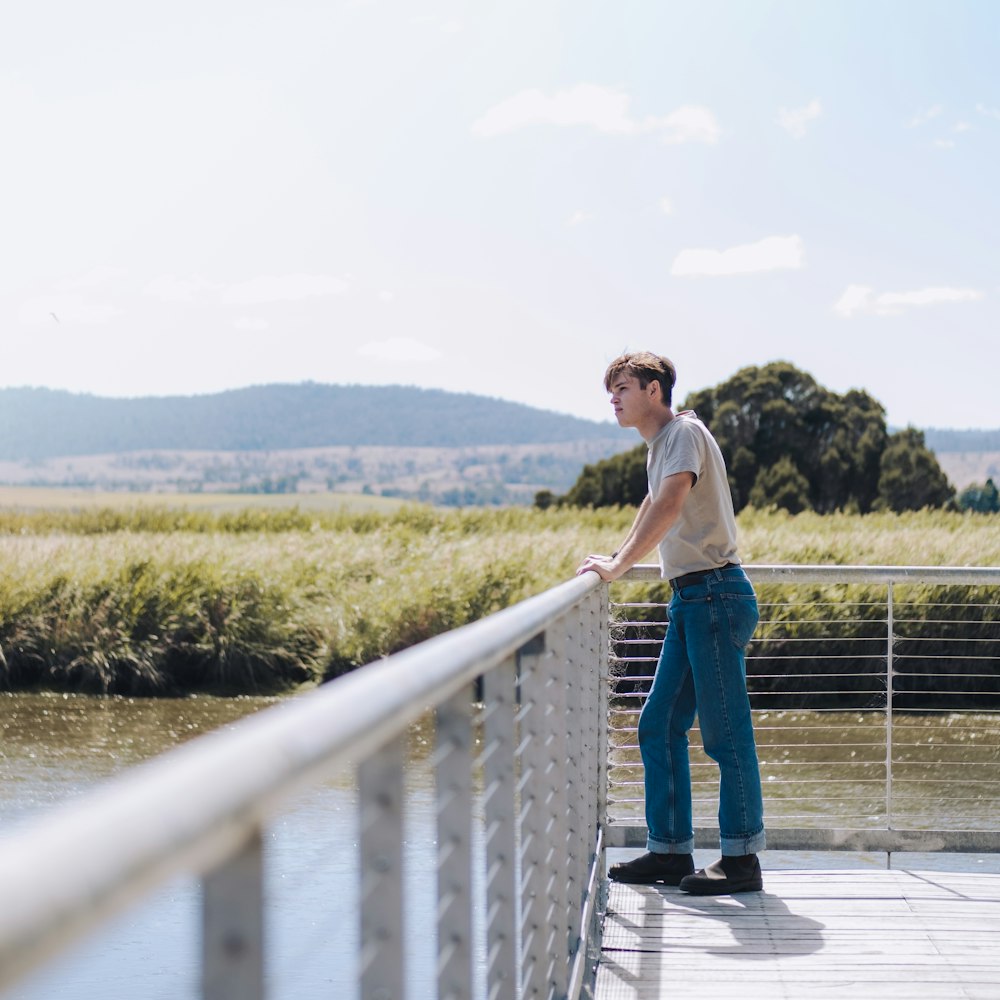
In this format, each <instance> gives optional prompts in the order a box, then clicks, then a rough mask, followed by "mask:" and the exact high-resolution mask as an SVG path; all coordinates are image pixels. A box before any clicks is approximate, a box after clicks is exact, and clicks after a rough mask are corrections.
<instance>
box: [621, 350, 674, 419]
mask: <svg viewBox="0 0 1000 1000" xmlns="http://www.w3.org/2000/svg"><path fill="white" fill-rule="evenodd" d="M619 375H630V376H632V377H633V378H637V379H638V380H639V385H640V386H641V387H642V388H643V389H645V388H646V386H647V385H649V383H650V382H659V383H660V389H661V391H662V392H663V405H664V406H670V403H671V399H672V398H673V391H674V383H675V382H676V381H677V369H676V368H674V363H673V361H671V360H670V358H665V357H663V356H662V355H660V354H653V353H652V352H651V351H634V352H632V353H630V354H623V355H621V357H618V358H615V360H614V361H612V362H611V364H610V365H608V370H607V371H606V372H605V373H604V388H605V389H607V390H608V392H611V383H612V382H613V381H614V380H615V379H616V378H617V377H618V376H619Z"/></svg>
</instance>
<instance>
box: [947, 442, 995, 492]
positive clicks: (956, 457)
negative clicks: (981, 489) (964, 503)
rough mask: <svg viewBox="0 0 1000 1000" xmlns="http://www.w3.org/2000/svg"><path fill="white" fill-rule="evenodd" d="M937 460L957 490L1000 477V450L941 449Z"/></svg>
mask: <svg viewBox="0 0 1000 1000" xmlns="http://www.w3.org/2000/svg"><path fill="white" fill-rule="evenodd" d="M937 460H938V464H939V465H940V466H941V468H942V469H943V470H944V474H945V475H946V476H947V477H948V479H949V480H950V481H951V484H952V485H953V486H954V487H955V489H957V490H964V489H965V487H966V486H969V485H971V484H972V483H985V482H986V480H987V479H992V480H993V481H994V482H996V480H998V479H1000V451H939V452H938V453H937Z"/></svg>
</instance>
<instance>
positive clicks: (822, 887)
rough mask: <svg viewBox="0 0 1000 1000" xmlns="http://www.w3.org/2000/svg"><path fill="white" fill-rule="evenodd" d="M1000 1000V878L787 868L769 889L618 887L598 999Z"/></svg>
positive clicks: (613, 887)
mask: <svg viewBox="0 0 1000 1000" xmlns="http://www.w3.org/2000/svg"><path fill="white" fill-rule="evenodd" d="M734 989H738V991H739V996H740V997H741V1000H754V998H758V997H760V998H764V997H767V998H768V1000H773V998H781V997H787V998H789V1000H801V998H802V997H805V996H808V997H810V998H813V997H848V996H850V997H852V998H853V1000H857V997H859V996H875V995H877V996H878V997H879V1000H894V998H897V997H900V998H901V997H906V998H910V1000H912V998H923V997H926V998H934V1000H939V998H940V1000H950V998H953V997H955V998H964V1000H969V998H972V1000H985V998H990V1000H997V998H1000V874H994V873H985V872H978V873H970V872H940V871H909V870H878V869H876V870H873V869H859V870H843V871H817V870H813V869H807V870H791V869H790V870H783V871H768V872H766V873H765V887H764V892H760V893H746V894H742V895H738V896H732V897H728V896H723V897H711V896H702V897H698V896H689V895H687V894H685V893H682V892H680V891H679V890H678V889H674V888H669V887H665V886H629V885H621V884H618V883H610V884H609V887H608V909H607V914H606V917H605V921H604V933H603V939H602V946H601V962H600V965H599V966H598V970H597V981H596V997H597V998H598V1000H659V998H661V997H663V998H666V997H678V996H697V997H698V998H699V1000H708V998H712V997H723V996H725V997H728V998H731V997H732V996H733V992H734Z"/></svg>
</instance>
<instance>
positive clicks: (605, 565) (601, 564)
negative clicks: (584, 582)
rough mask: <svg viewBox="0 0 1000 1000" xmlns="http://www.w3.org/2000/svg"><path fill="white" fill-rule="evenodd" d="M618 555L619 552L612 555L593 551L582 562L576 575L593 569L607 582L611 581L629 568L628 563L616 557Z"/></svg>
mask: <svg viewBox="0 0 1000 1000" xmlns="http://www.w3.org/2000/svg"><path fill="white" fill-rule="evenodd" d="M617 555H618V553H617V552H615V553H614V554H613V555H610V556H602V555H596V554H594V553H591V554H590V555H589V556H587V558H586V559H584V560H583V562H582V563H581V564H580V568H579V569H578V570H577V571H576V575H577V576H582V575H583V574H584V573H588V572H590V571H591V570H593V572H595V573H596V574H597V575H598V576H599V577H600V578H601V579H602V580H604V582H605V583H611V581H612V580H617V579H618V577H620V576H621V575H622V574H623V573H624V572H625V570H626V569H628V567H627V566H626V565H624V564H623V563H621V562H619V561H618V559H617V558H616V557H617Z"/></svg>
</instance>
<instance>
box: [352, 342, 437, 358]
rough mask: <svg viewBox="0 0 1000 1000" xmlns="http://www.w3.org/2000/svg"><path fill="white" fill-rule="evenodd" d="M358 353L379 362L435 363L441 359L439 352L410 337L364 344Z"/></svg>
mask: <svg viewBox="0 0 1000 1000" xmlns="http://www.w3.org/2000/svg"><path fill="white" fill-rule="evenodd" d="M357 353H358V354H359V355H360V356H361V357H363V358H376V359H378V360H379V361H400V362H407V361H434V360H436V359H437V358H439V357H441V352H440V351H439V350H436V349H435V348H433V347H428V345H427V344H422V343H420V341H419V340H413V339H412V338H410V337H390V338H389V339H388V340H379V341H373V342H372V343H370V344H363V345H362V346H361V347H359V348H358V351H357Z"/></svg>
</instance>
